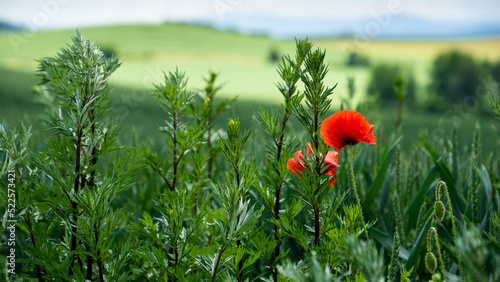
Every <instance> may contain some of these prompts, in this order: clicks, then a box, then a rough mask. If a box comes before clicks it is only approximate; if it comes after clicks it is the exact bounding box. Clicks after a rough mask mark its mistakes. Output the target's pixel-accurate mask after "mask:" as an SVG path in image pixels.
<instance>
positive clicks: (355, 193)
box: [349, 145, 371, 248]
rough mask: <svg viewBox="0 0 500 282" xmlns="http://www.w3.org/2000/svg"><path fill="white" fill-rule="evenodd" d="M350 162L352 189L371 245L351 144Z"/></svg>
mask: <svg viewBox="0 0 500 282" xmlns="http://www.w3.org/2000/svg"><path fill="white" fill-rule="evenodd" d="M349 163H350V170H351V181H352V185H351V187H352V190H353V193H354V195H355V196H356V203H357V204H358V207H359V215H360V217H361V223H362V224H363V229H364V231H365V236H366V240H367V241H368V245H370V248H371V244H370V236H368V229H367V227H366V223H365V218H364V216H363V208H362V207H361V201H360V200H359V196H358V190H357V189H356V179H355V178H354V145H349Z"/></svg>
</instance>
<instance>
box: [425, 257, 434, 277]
mask: <svg viewBox="0 0 500 282" xmlns="http://www.w3.org/2000/svg"><path fill="white" fill-rule="evenodd" d="M425 267H426V268H427V270H428V271H429V272H430V273H434V272H435V271H436V267H437V260H436V256H435V255H434V254H433V253H432V252H427V254H426V255H425Z"/></svg>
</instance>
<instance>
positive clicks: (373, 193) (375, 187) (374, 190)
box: [364, 138, 401, 209]
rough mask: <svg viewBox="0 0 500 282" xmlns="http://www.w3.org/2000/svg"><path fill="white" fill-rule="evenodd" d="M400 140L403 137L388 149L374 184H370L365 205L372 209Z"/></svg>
mask: <svg viewBox="0 0 500 282" xmlns="http://www.w3.org/2000/svg"><path fill="white" fill-rule="evenodd" d="M399 140H401V138H400V139H398V140H396V142H394V144H393V145H392V146H391V148H389V151H387V153H386V154H385V158H384V162H383V163H382V166H381V167H380V170H379V171H378V173H377V176H376V177H375V180H374V181H373V183H372V185H371V186H370V189H369V190H368V193H367V194H366V198H365V202H364V206H365V208H367V209H370V207H371V206H372V205H373V202H374V201H375V198H376V197H377V195H378V193H379V192H380V190H382V187H383V185H384V180H385V177H386V174H387V171H388V170H389V167H390V166H391V163H392V159H393V157H394V153H395V152H396V147H397V144H398V143H399Z"/></svg>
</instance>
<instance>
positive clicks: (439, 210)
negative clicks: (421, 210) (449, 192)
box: [434, 201, 446, 221]
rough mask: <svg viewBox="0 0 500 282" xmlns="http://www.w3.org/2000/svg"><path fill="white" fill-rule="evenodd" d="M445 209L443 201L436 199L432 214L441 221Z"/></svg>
mask: <svg viewBox="0 0 500 282" xmlns="http://www.w3.org/2000/svg"><path fill="white" fill-rule="evenodd" d="M445 211H446V210H445V208H444V204H443V202H441V201H436V202H435V203H434V215H435V216H436V218H437V220H439V221H443V218H444V213H445Z"/></svg>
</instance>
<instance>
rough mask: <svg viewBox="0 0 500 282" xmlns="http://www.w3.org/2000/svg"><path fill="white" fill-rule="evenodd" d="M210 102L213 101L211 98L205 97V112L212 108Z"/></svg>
mask: <svg viewBox="0 0 500 282" xmlns="http://www.w3.org/2000/svg"><path fill="white" fill-rule="evenodd" d="M210 103H211V100H210V98H209V97H207V98H205V100H204V101H203V112H204V113H208V110H209V109H210Z"/></svg>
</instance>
